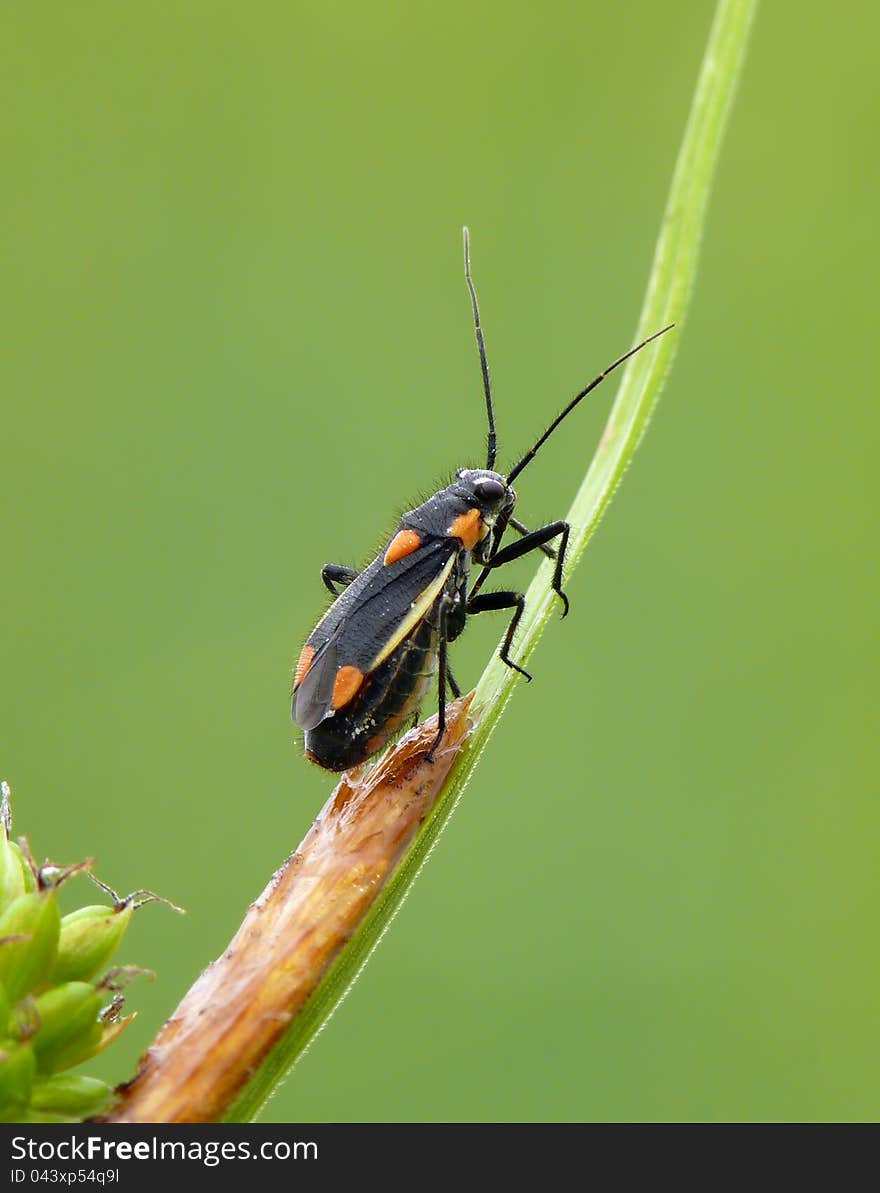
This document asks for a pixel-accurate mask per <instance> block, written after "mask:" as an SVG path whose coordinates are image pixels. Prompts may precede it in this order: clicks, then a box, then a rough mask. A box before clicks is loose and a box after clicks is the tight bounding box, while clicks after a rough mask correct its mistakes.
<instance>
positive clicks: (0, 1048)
mask: <svg viewBox="0 0 880 1193" xmlns="http://www.w3.org/2000/svg"><path fill="white" fill-rule="evenodd" d="M36 1067H37V1066H36V1061H35V1059H34V1050H33V1048H32V1047H31V1045H30V1044H29V1043H22V1042H21V1041H20V1040H2V1041H0V1120H2V1121H4V1122H7V1123H9V1122H16V1121H20V1120H18V1119H17V1118H16V1115H17V1114H18V1113H19V1112H20V1111H21V1109H22V1108H23V1107H25V1106H27V1105H28V1103H29V1101H30V1096H31V1087H32V1085H33V1081H34V1074H35V1072H36Z"/></svg>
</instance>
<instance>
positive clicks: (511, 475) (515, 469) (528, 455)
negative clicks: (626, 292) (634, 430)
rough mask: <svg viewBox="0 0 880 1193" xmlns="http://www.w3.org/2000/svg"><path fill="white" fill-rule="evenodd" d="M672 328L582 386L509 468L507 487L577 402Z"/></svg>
mask: <svg viewBox="0 0 880 1193" xmlns="http://www.w3.org/2000/svg"><path fill="white" fill-rule="evenodd" d="M673 327H675V324H674V323H670V324H669V325H668V326H667V327H663V328H661V329H660V331H655V332H654V334H653V335H652V336H648V338H647V339H646V340H642V342H641V344H636V346H635V348H630V350H629V352H624V354H623V356H619V357H618V358H617V360H615V361H614V362H613V363H612V364H610V365H608V367H607V368H606V369H604V370H603V371H602V372H601V373H600V374H599V376H598V377H594V378H593V380H592V381H591V382H590V384H589V385H586V386H584V388H583V389H582V390H581V391H580V393H577V394H575V396H574V397H573V398H572V399H571V401H570V402H569V403H568V405H567V406H566V407H565V409H564V410H563V411H562V412H561V413H560V414H557V416H556V418H554V420H553V422H552V423H551V424H550V426H549V427H548V428H547V430H546V431H545V432H544V434H543V435H542V436H541V438H540V439H539V440H538V442H537V443H536V444H535V446H534V447H532V448H529V450H528V451H527V452H526V454H525V455H524V456H523V458H522V459H521V460H520V461H519V463H518V464H514V466H513V468H511V470H510V472H509V473H508V475H507V483H508V484H509V485H510V484H512V483H513V481H514V480H515V479H516V478H517V477H518V476H519V474H520V473H521V472H522V470H523V469H524V468H525V466H526V464H528V463H529V462H530V461H531V460H533V459H534V458H535V456H536V455H537V454H538V449H539V448H540V447H542V446H543V445H544V444H545V443H546V442H547V440H548V439H549V438H550V436H551V435H552V434H553V432H554V431H555V430H556V428H557V427H558V426H559V424H560V423H561V422H562V420H563V419H564V418H567V417H568V415H569V414H571V412H572V410H574V408H575V406H577V404H578V402H580V401H581V400H582V399H583V398H585V397H586V396H587V394H588V393H590V392H591V391H592V390H594V389H595V388H596V386H597V385H599V384H600V383H601V382H602V381H604V380H605V378H606V377H607V376H608V374H609V373H613V372H614V370H615V369H616V368H617V367H618V366H619V365H622V364H623V363H624V361H627V360H629V358H630V357H631V356H635V354H636V353H637V352H641V350H642V349H643V348H645V347H646V346H647V345H648V344H650V343H651V341H652V340H656V339H657V338H658V337H659V336H662V335H664V334H665V333H666V332H667V331H669V330H670V329H671V328H673Z"/></svg>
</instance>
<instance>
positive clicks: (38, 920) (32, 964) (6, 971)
mask: <svg viewBox="0 0 880 1193" xmlns="http://www.w3.org/2000/svg"><path fill="white" fill-rule="evenodd" d="M60 928H61V916H60V914H59V911H58V897H57V896H56V894H55V892H54V890H46V891H31V892H30V893H29V894H24V895H19V896H18V897H17V898H16V899H13V901H12V903H10V905H9V906H8V907H7V908H6V910H5V911H4V912H3V914H2V915H0V982H2V983H3V986H4V987H5V989H6V995H7V997H8V999H9V1001H10V1003H13V1004H14V1003H16V1002H18V1000H19V999H20V998H23V997H24V995H25V994H29V993H30V992H31V991H32V990H35V989H37V987H38V986H40V985H42V983H43V982H45V981H46V979H47V978H48V976H49V973H50V971H51V969H52V966H53V965H54V964H55V957H56V954H57V952H58V935H59V931H60Z"/></svg>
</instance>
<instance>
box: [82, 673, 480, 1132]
mask: <svg viewBox="0 0 880 1193" xmlns="http://www.w3.org/2000/svg"><path fill="white" fill-rule="evenodd" d="M470 700H471V697H470V696H465V697H464V698H463V699H461V700H458V701H456V702H455V703H454V704H452V705H450V706H449V708H448V709H447V731H446V735H445V737H444V739H443V742H442V744H441V746H440V747H439V749H438V750H437V751H436V752H435V756H434V759H433V761H430V762H429V761H427V759H426V753H427V750H428V749H429V747H430V745H431V743H432V742H433V740H434V736H435V734H436V731H437V719H436V717H432V718H430V719H429V720H428V721H426V722H424V723H423V724H421V725H419V726H417V727H416V728H415V729H413V730H412V731H411V732H410V733H408V734H407V735H406V736H405V737H403V738H402V739H401V740H400V742H399V743H398V744H397V746H396V747H395V748H394V749H393V750H391V751H390V752H389V753H388V754H387V755H386V756H385V757H384V758H383V759H381V760H380V761H379V763H377V764H376V765H375V766H373V767H372V768H371V769H369V770H367V771H365V772H364V773H362V774H360V775H353V774H351V773H349V774H346V775H343V777H342V779H341V780H340V782H339V784H338V786H337V787H336V789H335V791H334V792H333V794H332V795H331V796H330V799H329V800H328V801H327V803H326V804H325V805H324V808H323V810H322V811H321V813H320V815H319V816H318V818H317V820H316V821H315V823H314V825H313V826H312V828H311V829H310V830H309V832H308V834H307V835H306V837H305V839H304V840H303V842H302V844H301V845H300V847H299V849H298V850H297V851H296V853H294V854H292V855H291V857H289V858H288V860H287V861H286V862H285V863H284V865H283V866H282V867H281V869H280V870H278V871H277V873H276V874H274V875H273V876H272V879H271V880H270V882H269V884H268V886H267V887H266V889H265V890H264V891H263V893H262V894H261V895H260V897H259V898H258V899H257V900H256V902H255V903H253V904H252V905H251V907H250V908H249V910H248V913H247V915H246V916H245V919H244V922H243V923H242V925H241V927H240V928H239V930H238V932H237V933H236V935H235V937H234V938H233V940H232V941H231V943H230V945H229V947H228V948H227V949H226V951H225V952H224V954H223V955H222V957H220V958H218V960H217V961H214V962H213V963H212V964H211V965H209V966H208V968H207V969H206V970H205V971H204V972H203V973H202V974H201V976H200V977H199V978H198V979H197V980H196V982H195V984H194V985H193V986H192V988H191V989H190V991H189V993H188V994H187V995H186V996H185V997H184V999H183V1001H182V1002H181V1004H180V1005H179V1006H178V1008H177V1010H176V1011H175V1012H174V1014H173V1015H172V1016H171V1018H170V1019H169V1020H168V1022H167V1023H166V1024H165V1026H164V1027H163V1028H162V1030H161V1031H160V1032H159V1035H158V1036H157V1037H156V1039H155V1041H154V1042H153V1044H152V1045H151V1046H150V1048H149V1049H148V1050H147V1052H146V1053H145V1055H144V1056H143V1058H142V1059H141V1062H140V1065H139V1067H138V1071H137V1074H136V1075H135V1077H134V1078H133V1079H132V1080H131V1081H130V1082H129V1083H128V1084H127V1085H125V1086H123V1087H122V1088H121V1090H120V1098H119V1101H118V1102H117V1103H116V1105H115V1106H114V1108H113V1109H112V1110H111V1111H110V1112H109V1113H108V1114H106V1115H105V1116H104V1121H107V1122H128V1123H132V1122H153V1123H157V1122H162V1123H167V1122H190V1123H193V1122H217V1121H218V1120H219V1119H221V1118H222V1117H223V1115H224V1114H225V1113H226V1111H227V1110H228V1109H229V1107H230V1106H231V1105H232V1103H233V1102H234V1101H235V1100H236V1098H237V1097H238V1096H239V1095H240V1093H241V1092H242V1090H243V1089H244V1087H245V1086H246V1085H247V1083H248V1082H249V1080H250V1079H251V1078H252V1077H253V1075H254V1073H255V1072H256V1071H257V1070H258V1069H259V1067H260V1066H261V1065H262V1064H263V1063H264V1062H265V1061H266V1060H267V1058H268V1057H270V1056H271V1054H272V1052H273V1050H274V1049H275V1048H277V1047H278V1046H279V1044H280V1043H281V1042H282V1041H283V1039H284V1037H285V1036H286V1035H287V1033H288V1032H289V1031H290V1030H291V1026H292V1023H293V1021H294V1019H295V1017H296V1016H297V1015H298V1014H299V1012H300V1011H301V1010H302V1008H303V1007H304V1005H305V1004H306V1002H307V1000H308V999H309V997H310V996H311V995H312V994H313V993H314V992H315V990H316V988H317V987H318V986H319V984H320V983H321V982H322V980H323V979H324V978H325V977H326V976H327V974H328V972H329V971H330V969H331V967H332V966H333V964H334V962H335V961H336V960H337V959H338V958H339V956H340V954H341V952H342V950H343V949H344V947H345V945H346V942H347V941H349V940H350V939H351V937H352V935H353V933H354V932H355V930H356V929H357V927H358V926H359V925H360V924H361V922H362V921H363V919H364V917H365V916H366V915H367V913H368V911H369V910H370V907H371V906H372V904H373V903H374V901H375V899H376V897H377V896H378V894H379V892H380V891H381V890H382V888H383V887H384V885H385V883H386V882H387V881H388V879H389V877H390V876H391V874H392V873H393V872H394V868H395V866H396V865H397V863H398V862H399V860H400V859H401V857H402V856H403V855H404V853H405V852H406V850H407V849H408V847H409V845H410V843H411V841H412V840H413V838H414V836H415V835H416V833H417V831H418V829H419V826H420V825H421V824H422V822H423V821H424V819H425V817H426V816H427V815H428V813H429V812H430V811H431V808H432V807H433V806H434V802H435V800H436V798H437V796H438V794H439V792H440V791H441V789H442V787H443V784H444V781H445V779H446V776H447V775H448V773H449V770H450V768H451V766H452V763H453V762H454V761H455V758H456V756H457V754H458V751H459V749H460V747H461V745H462V743H463V742H464V740H465V739H466V737H467V734H468V732H469V727H470V720H469V718H468V715H467V710H468V706H469V704H470Z"/></svg>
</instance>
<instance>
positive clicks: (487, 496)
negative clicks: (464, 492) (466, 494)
mask: <svg viewBox="0 0 880 1193" xmlns="http://www.w3.org/2000/svg"><path fill="white" fill-rule="evenodd" d="M474 492H475V493H476V495H477V497H479V499H480V500H481V501H500V500H501V498H502V497H503V496H504V494H505V493H506V492H507V489H506V486H504V485H503V484H502V483H501V481H493V480H484V481H478V482H477V483H476V484H475V485H474Z"/></svg>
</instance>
